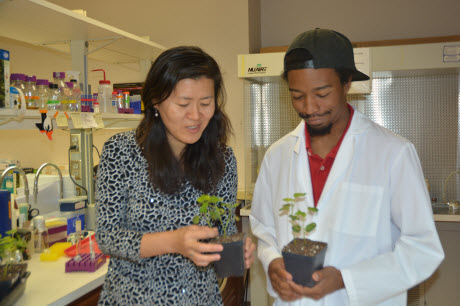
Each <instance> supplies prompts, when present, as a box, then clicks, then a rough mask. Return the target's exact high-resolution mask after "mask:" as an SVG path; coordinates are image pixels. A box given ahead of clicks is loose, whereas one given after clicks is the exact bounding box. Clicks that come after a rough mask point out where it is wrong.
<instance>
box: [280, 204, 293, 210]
mask: <svg viewBox="0 0 460 306" xmlns="http://www.w3.org/2000/svg"><path fill="white" fill-rule="evenodd" d="M291 206H292V204H284V205H283V206H282V207H281V208H280V211H289V209H290V208H291Z"/></svg>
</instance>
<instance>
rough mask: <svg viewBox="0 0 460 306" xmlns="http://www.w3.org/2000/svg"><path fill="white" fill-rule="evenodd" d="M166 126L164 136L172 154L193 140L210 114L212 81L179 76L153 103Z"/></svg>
mask: <svg viewBox="0 0 460 306" xmlns="http://www.w3.org/2000/svg"><path fill="white" fill-rule="evenodd" d="M155 107H156V108H157V109H158V111H159V113H160V117H161V120H162V121H163V123H164V125H165V127H166V137H167V139H168V142H169V145H170V146H171V148H172V150H173V153H174V155H175V156H176V158H179V157H180V155H181V153H182V151H183V149H184V148H185V146H186V145H187V144H193V143H195V142H197V141H198V140H199V139H200V137H201V134H203V131H204V129H205V128H206V126H208V123H209V120H210V119H211V118H212V116H213V115H214V110H215V97H214V81H213V80H212V79H209V78H206V77H201V78H199V79H183V80H181V81H179V82H178V83H177V84H176V87H175V88H174V90H173V92H172V93H171V95H170V96H169V97H168V99H166V100H165V101H163V102H162V103H160V104H159V105H156V106H155Z"/></svg>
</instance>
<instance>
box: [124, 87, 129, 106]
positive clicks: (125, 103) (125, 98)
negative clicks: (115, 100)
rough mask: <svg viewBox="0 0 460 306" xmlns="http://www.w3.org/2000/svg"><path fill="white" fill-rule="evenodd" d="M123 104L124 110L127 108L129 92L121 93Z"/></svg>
mask: <svg viewBox="0 0 460 306" xmlns="http://www.w3.org/2000/svg"><path fill="white" fill-rule="evenodd" d="M123 103H124V105H125V108H129V91H125V92H123Z"/></svg>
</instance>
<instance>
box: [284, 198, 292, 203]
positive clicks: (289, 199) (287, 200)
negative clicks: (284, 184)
mask: <svg viewBox="0 0 460 306" xmlns="http://www.w3.org/2000/svg"><path fill="white" fill-rule="evenodd" d="M283 201H284V202H294V199H291V198H284V199H283Z"/></svg>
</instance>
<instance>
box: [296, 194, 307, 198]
mask: <svg viewBox="0 0 460 306" xmlns="http://www.w3.org/2000/svg"><path fill="white" fill-rule="evenodd" d="M306 195H307V194H306V193H294V198H296V199H297V198H300V197H304V196H306Z"/></svg>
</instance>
